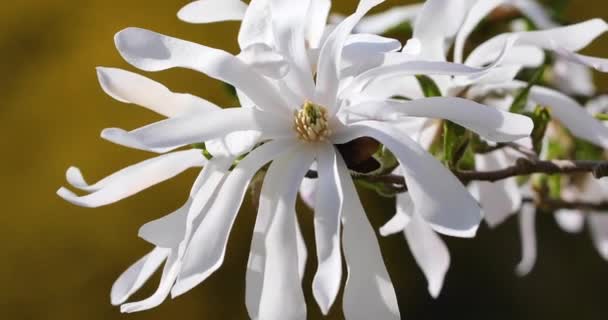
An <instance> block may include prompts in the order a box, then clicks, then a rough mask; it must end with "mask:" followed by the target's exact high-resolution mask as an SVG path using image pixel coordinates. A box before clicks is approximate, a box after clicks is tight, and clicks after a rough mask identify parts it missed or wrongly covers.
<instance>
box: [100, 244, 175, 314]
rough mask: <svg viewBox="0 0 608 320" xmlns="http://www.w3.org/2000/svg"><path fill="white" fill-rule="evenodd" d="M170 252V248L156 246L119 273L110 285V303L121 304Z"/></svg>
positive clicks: (140, 285) (138, 287)
mask: <svg viewBox="0 0 608 320" xmlns="http://www.w3.org/2000/svg"><path fill="white" fill-rule="evenodd" d="M170 252H171V250H170V249H165V248H158V247H156V248H154V249H153V250H152V251H151V252H150V253H148V254H147V255H145V256H144V257H143V258H141V259H140V260H139V261H137V262H136V263H135V264H133V265H132V266H130V267H129V269H127V270H126V271H125V272H124V273H123V274H121V275H120V277H118V279H116V281H115V282H114V285H112V293H111V294H110V297H111V300H112V305H115V306H118V305H121V304H123V303H124V302H125V301H127V300H128V299H129V297H131V295H133V294H134V293H135V292H137V290H139V289H140V288H141V287H142V286H143V285H144V284H145V283H146V281H148V279H150V277H152V275H153V274H154V272H156V270H158V268H159V267H160V265H161V264H162V263H163V262H164V261H165V260H167V257H168V256H169V253H170Z"/></svg>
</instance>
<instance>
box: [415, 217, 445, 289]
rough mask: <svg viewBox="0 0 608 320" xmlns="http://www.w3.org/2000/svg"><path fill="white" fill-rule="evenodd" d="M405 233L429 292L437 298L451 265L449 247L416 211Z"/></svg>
mask: <svg viewBox="0 0 608 320" xmlns="http://www.w3.org/2000/svg"><path fill="white" fill-rule="evenodd" d="M404 233H405V238H406V239H407V244H408V246H409V247H410V251H412V255H414V258H415V259H416V263H417V264H418V266H419V267H420V268H421V269H422V272H423V273H424V275H425V276H426V279H427V281H428V283H429V285H428V290H429V293H430V294H431V296H432V297H433V298H437V297H438V296H439V293H440V292H441V288H442V287H443V280H444V278H445V275H446V273H447V272H448V269H449V267H450V252H449V251H448V247H447V246H446V245H445V243H444V242H443V240H442V239H441V237H439V235H437V233H435V231H433V229H432V228H431V227H430V226H429V225H428V223H427V222H426V221H424V219H423V218H422V217H421V216H419V215H418V214H417V213H415V212H414V213H413V214H412V219H411V221H410V223H409V224H408V225H407V226H406V227H405V231H404Z"/></svg>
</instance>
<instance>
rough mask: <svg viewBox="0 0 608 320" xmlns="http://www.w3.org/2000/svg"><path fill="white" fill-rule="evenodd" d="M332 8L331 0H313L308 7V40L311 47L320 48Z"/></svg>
mask: <svg viewBox="0 0 608 320" xmlns="http://www.w3.org/2000/svg"><path fill="white" fill-rule="evenodd" d="M330 10H331V0H311V1H310V7H309V8H308V23H307V26H306V40H307V41H308V45H309V46H310V47H311V48H319V46H320V45H321V39H322V38H323V34H324V33H325V25H326V24H327V17H328V16H329V11H330Z"/></svg>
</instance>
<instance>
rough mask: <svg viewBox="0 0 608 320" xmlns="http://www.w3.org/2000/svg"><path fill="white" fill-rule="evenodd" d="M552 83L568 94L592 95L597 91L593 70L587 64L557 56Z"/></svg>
mask: <svg viewBox="0 0 608 320" xmlns="http://www.w3.org/2000/svg"><path fill="white" fill-rule="evenodd" d="M550 81H551V84H552V85H553V86H555V87H556V88H557V89H558V90H559V91H561V92H563V93H565V94H567V95H581V96H592V95H593V94H594V93H595V91H596V87H595V83H594V82H593V72H592V70H591V69H589V68H588V67H587V66H585V65H582V64H580V63H578V62H571V61H570V60H568V59H564V58H561V57H557V58H556V59H555V63H554V65H553V77H552V78H551V79H550Z"/></svg>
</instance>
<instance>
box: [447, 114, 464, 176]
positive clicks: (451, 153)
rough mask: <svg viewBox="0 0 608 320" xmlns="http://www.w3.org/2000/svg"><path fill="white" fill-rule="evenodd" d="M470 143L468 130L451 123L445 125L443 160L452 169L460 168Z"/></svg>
mask: <svg viewBox="0 0 608 320" xmlns="http://www.w3.org/2000/svg"><path fill="white" fill-rule="evenodd" d="M469 141H470V137H469V134H468V131H467V129H465V128H463V127H461V126H459V125H457V124H455V123H453V122H450V121H445V122H444V123H443V160H444V163H445V164H446V165H447V166H448V167H449V168H450V169H454V168H456V167H457V166H458V162H459V161H460V159H461V158H462V156H463V155H464V153H465V151H466V149H467V147H468V145H469Z"/></svg>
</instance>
